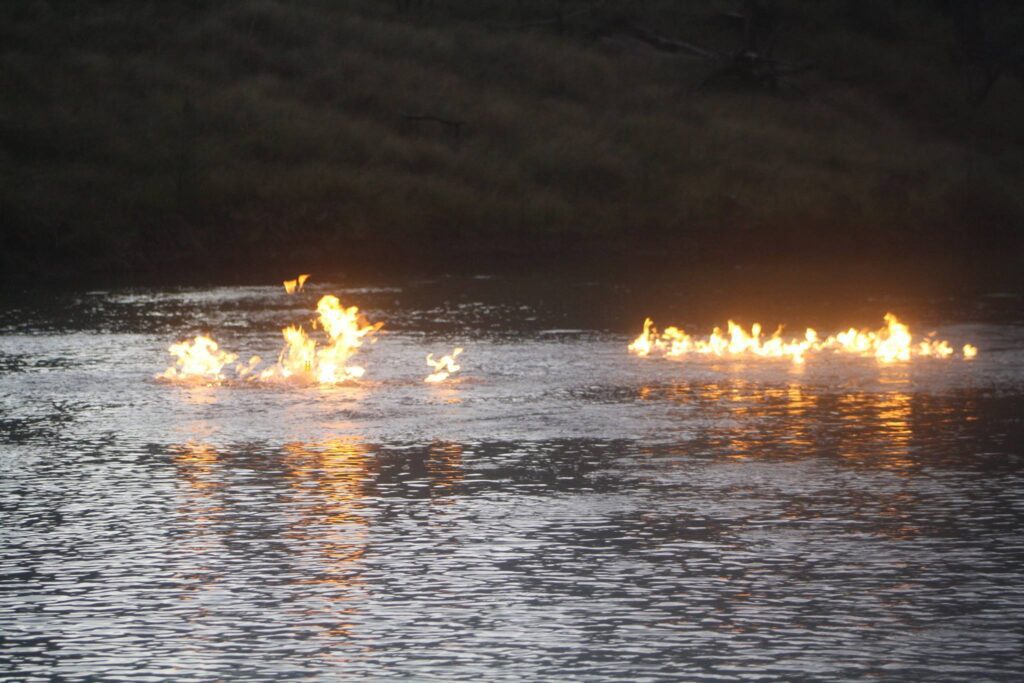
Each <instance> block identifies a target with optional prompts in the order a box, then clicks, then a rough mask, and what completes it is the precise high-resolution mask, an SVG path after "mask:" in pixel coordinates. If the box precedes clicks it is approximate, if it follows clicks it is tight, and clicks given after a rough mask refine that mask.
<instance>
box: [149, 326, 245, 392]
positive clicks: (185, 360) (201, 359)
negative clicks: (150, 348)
mask: <svg viewBox="0 0 1024 683" xmlns="http://www.w3.org/2000/svg"><path fill="white" fill-rule="evenodd" d="M167 351H168V352H169V353H170V354H171V355H172V356H174V357H175V359H176V360H175V361H174V365H172V366H171V367H169V368H167V369H166V370H164V371H163V372H162V373H160V374H158V375H155V377H156V379H168V380H176V381H207V382H219V381H221V380H223V379H224V374H223V372H222V370H223V369H224V366H225V365H229V364H231V363H233V362H235V360H236V359H237V358H238V356H237V355H235V354H233V353H228V352H226V351H222V350H221V349H220V346H219V345H218V344H217V342H215V341H214V340H213V339H211V338H210V337H207V336H204V335H197V336H196V338H195V339H191V340H189V339H186V340H185V341H183V342H179V343H177V344H171V345H170V346H169V347H168V348H167Z"/></svg>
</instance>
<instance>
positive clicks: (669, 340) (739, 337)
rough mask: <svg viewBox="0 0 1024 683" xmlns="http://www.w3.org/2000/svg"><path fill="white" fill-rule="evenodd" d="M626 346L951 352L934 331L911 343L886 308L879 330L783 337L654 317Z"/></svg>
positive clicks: (776, 353) (795, 353)
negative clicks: (689, 327) (697, 328)
mask: <svg viewBox="0 0 1024 683" xmlns="http://www.w3.org/2000/svg"><path fill="white" fill-rule="evenodd" d="M629 351H630V353H634V354H636V355H638V356H650V355H652V354H658V355H661V356H664V357H666V358H682V357H684V356H687V355H691V354H696V355H705V356H718V357H744V356H753V357H766V358H789V359H791V360H792V361H793V362H794V363H803V362H804V360H805V359H806V357H807V356H808V355H809V354H814V353H822V352H834V353H843V354H849V355H855V356H867V357H874V358H877V359H878V360H879V361H881V362H883V363H892V362H896V361H908V360H910V359H911V358H912V357H915V356H920V357H928V358H950V357H952V356H953V355H955V351H954V350H953V347H952V346H951V345H950V343H949V342H947V341H944V340H937V339H934V337H933V335H929V336H927V337H926V338H924V339H922V340H919V341H917V342H916V343H915V341H914V338H913V336H912V335H911V334H910V328H908V327H907V326H906V325H905V324H903V323H901V322H900V321H899V320H898V319H897V318H896V316H895V315H893V314H892V313H886V314H885V327H883V328H881V329H879V330H874V331H872V330H858V329H855V328H852V327H851V328H850V329H848V330H846V331H845V332H839V333H838V334H835V335H832V336H829V337H826V338H824V339H823V338H821V337H820V336H819V335H818V333H817V332H816V331H815V330H813V329H811V328H807V330H806V332H804V335H803V338H802V339H800V338H791V339H788V340H787V339H785V338H783V336H782V327H781V326H780V327H779V328H778V329H776V330H775V332H774V333H773V334H772V335H771V336H768V337H766V336H765V335H764V334H763V332H762V327H761V325H760V324H759V323H754V325H752V326H751V328H750V331H749V332H748V331H747V330H745V329H744V328H743V327H741V326H740V325H737V324H736V323H734V322H733V321H731V320H730V321H729V323H728V329H727V330H726V331H723V330H722V329H721V328H718V327H716V328H715V329H714V331H713V332H712V333H711V334H710V335H709V336H708V337H706V338H701V337H693V336H691V335H689V334H687V333H686V332H684V331H683V330H682V329H681V328H678V327H667V328H665V331H664V332H661V333H660V334H659V333H658V330H657V328H655V327H654V322H653V321H652V320H651V319H650V318H647V319H646V320H644V329H643V332H641V333H640V336H638V337H637V338H636V339H634V340H633V343H631V344H630V345H629ZM960 355H961V357H962V358H964V359H966V360H970V359H971V358H974V357H975V356H977V355H978V349H977V347H975V346H973V345H972V344H964V346H963V348H962V349H961V351H960Z"/></svg>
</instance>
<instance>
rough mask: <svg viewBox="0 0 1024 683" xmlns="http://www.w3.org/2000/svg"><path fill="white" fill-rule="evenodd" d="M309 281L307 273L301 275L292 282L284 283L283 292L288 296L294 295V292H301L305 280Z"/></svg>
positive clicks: (286, 281)
mask: <svg viewBox="0 0 1024 683" xmlns="http://www.w3.org/2000/svg"><path fill="white" fill-rule="evenodd" d="M308 279H309V274H308V273H303V274H302V275H300V276H298V277H297V278H295V279H294V280H285V281H284V291H285V292H286V293H288V294H294V293H295V292H301V291H302V285H304V284H306V280H308Z"/></svg>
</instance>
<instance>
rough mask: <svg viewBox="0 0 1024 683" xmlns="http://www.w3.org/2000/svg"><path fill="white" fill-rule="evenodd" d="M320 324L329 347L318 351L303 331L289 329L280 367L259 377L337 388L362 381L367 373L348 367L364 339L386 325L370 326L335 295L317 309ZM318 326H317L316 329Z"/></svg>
mask: <svg viewBox="0 0 1024 683" xmlns="http://www.w3.org/2000/svg"><path fill="white" fill-rule="evenodd" d="M316 310H317V313H318V314H319V317H318V322H319V325H320V327H321V328H323V330H324V332H325V333H326V334H327V343H326V344H324V345H323V346H320V347H319V348H318V347H317V342H316V340H315V339H312V338H310V336H309V335H308V334H306V331H305V330H304V329H302V327H299V326H296V325H290V326H288V327H286V328H284V329H283V330H281V334H282V335H283V336H284V340H285V347H284V349H282V350H281V354H280V356H278V360H277V365H275V366H274V367H272V368H268V369H266V370H264V371H263V372H261V373H260V374H259V375H258V378H259V379H261V380H274V379H289V378H292V377H298V378H303V379H306V380H308V381H313V382H319V383H321V384H337V383H338V382H345V381H350V380H355V379H359V378H360V377H362V376H363V374H364V373H365V372H366V370H365V369H364V368H362V367H361V366H358V365H346V363H347V362H348V360H349V358H351V357H352V356H353V355H355V353H356V352H357V350H358V349H359V347H360V346H362V345H363V340H364V338H365V337H366V336H367V335H369V334H373V333H374V332H377V331H378V330H379V329H380V328H381V327H383V325H384V324H383V323H373V324H371V323H369V322H367V320H366V318H365V317H364V316H363V315H361V314H360V313H359V308H358V307H357V306H349V307H348V308H345V307H343V306H342V305H341V301H339V300H338V297H336V296H334V295H333V294H328V295H326V296H324V297H321V299H320V301H319V302H317V305H316ZM315 326H316V324H315V323H314V327H315Z"/></svg>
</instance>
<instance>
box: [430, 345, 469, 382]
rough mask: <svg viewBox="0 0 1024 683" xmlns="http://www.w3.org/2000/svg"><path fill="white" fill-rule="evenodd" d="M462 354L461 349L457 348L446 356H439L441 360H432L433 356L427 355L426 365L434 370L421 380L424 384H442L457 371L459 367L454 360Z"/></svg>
mask: <svg viewBox="0 0 1024 683" xmlns="http://www.w3.org/2000/svg"><path fill="white" fill-rule="evenodd" d="M460 353H462V348H457V349H455V350H454V351H452V352H451V354H449V355H447V356H441V358H439V359H437V360H434V354H432V353H430V354H427V365H429V366H430V367H432V368H434V372H432V373H430V374H429V375H427V377H426V378H425V379H424V380H423V381H424V382H430V383H437V382H443V381H445V380H446V379H448V377H449V376H451V375H452V374H454V373H456V372H458V371H459V368H460V366H459V365H458V364H456V363H455V359H456V358H457V357H458V356H459V354H460Z"/></svg>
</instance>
